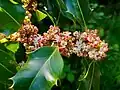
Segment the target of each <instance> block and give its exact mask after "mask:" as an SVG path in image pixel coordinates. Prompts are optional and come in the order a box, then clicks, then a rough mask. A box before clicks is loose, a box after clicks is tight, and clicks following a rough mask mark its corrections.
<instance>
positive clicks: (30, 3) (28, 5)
mask: <svg viewBox="0 0 120 90" xmlns="http://www.w3.org/2000/svg"><path fill="white" fill-rule="evenodd" d="M21 2H22V3H23V7H24V8H25V9H26V10H28V11H35V10H36V9H37V1H36V0H21Z"/></svg>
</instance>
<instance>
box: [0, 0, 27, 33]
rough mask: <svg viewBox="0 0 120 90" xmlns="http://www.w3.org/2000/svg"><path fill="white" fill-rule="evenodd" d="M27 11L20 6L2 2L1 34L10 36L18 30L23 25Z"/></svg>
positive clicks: (0, 10)
mask: <svg viewBox="0 0 120 90" xmlns="http://www.w3.org/2000/svg"><path fill="white" fill-rule="evenodd" d="M24 17H25V10H24V9H23V7H22V5H20V4H13V3H12V2H11V1H9V0H0V32H2V33H4V34H6V35H9V34H11V33H13V32H15V31H17V30H18V28H19V27H20V26H21V24H22V23H23V20H24Z"/></svg>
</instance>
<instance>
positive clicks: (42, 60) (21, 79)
mask: <svg viewBox="0 0 120 90" xmlns="http://www.w3.org/2000/svg"><path fill="white" fill-rule="evenodd" d="M63 65H64V64H63V60H62V57H61V55H60V53H59V51H58V48H57V47H41V48H40V49H38V50H36V51H35V52H33V53H31V54H29V55H28V61H27V63H26V64H25V65H24V66H23V67H22V68H21V69H20V71H18V73H17V74H16V75H15V76H13V77H12V78H10V79H11V80H13V86H11V88H12V87H13V88H14V89H15V90H22V89H25V90H51V87H52V86H53V85H55V84H57V80H58V79H59V77H60V75H61V74H62V70H63Z"/></svg>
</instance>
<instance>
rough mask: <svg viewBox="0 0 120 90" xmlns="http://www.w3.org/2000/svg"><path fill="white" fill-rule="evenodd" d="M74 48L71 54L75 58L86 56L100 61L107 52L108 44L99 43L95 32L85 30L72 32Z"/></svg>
mask: <svg viewBox="0 0 120 90" xmlns="http://www.w3.org/2000/svg"><path fill="white" fill-rule="evenodd" d="M73 36H74V37H75V40H76V41H75V42H76V43H75V46H74V48H73V52H74V53H75V54H77V56H84V57H86V56H88V57H89V58H91V59H95V60H101V59H102V58H104V57H106V54H105V53H106V52H107V51H108V44H107V43H105V41H101V40H100V37H99V36H98V35H97V30H86V31H85V32H82V33H80V32H78V31H76V32H74V33H73Z"/></svg>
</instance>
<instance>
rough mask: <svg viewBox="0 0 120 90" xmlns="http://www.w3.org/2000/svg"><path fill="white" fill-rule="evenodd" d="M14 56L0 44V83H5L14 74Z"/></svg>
mask: <svg viewBox="0 0 120 90" xmlns="http://www.w3.org/2000/svg"><path fill="white" fill-rule="evenodd" d="M15 64H16V62H15V58H14V54H13V53H12V52H11V51H9V50H7V49H6V48H5V46H4V45H3V44H0V81H5V80H7V79H8V78H10V77H11V76H12V75H13V74H14V72H16V67H15V66H16V65H15Z"/></svg>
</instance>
